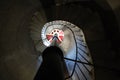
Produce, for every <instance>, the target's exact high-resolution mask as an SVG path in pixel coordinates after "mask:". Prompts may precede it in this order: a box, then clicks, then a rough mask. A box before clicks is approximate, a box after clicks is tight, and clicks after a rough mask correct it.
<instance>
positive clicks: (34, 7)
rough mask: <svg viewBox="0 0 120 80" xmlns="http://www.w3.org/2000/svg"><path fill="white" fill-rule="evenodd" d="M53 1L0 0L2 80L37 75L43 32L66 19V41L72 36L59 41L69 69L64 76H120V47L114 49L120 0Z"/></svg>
mask: <svg viewBox="0 0 120 80" xmlns="http://www.w3.org/2000/svg"><path fill="white" fill-rule="evenodd" d="M49 1H55V2H49ZM49 1H48V2H46V0H11V1H10V0H1V1H0V5H1V7H0V9H1V11H0V17H1V18H0V80H8V79H9V80H33V78H34V76H35V74H36V72H37V69H38V68H39V66H40V64H41V61H42V57H41V52H42V51H43V50H44V49H45V48H46V47H47V46H45V45H44V44H43V41H44V40H43V39H42V36H41V33H42V32H44V31H42V30H45V31H46V30H47V28H46V29H43V28H45V25H46V24H47V23H49V22H55V24H57V23H56V22H60V23H64V25H66V27H65V28H64V29H63V31H64V33H65V37H64V40H66V41H67V40H71V42H70V41H68V42H69V43H65V46H64V44H62V43H61V44H60V45H59V46H60V48H61V49H62V50H63V51H64V59H65V62H66V66H67V70H68V72H67V73H68V74H67V75H66V79H68V80H94V78H95V79H96V80H119V79H120V76H119V73H120V71H119V70H120V65H119V61H120V60H119V56H118V55H117V58H116V53H119V52H114V51H117V49H118V48H119V37H118V36H119V33H118V30H119V29H117V28H116V26H117V27H118V24H117V21H118V22H120V18H119V17H120V15H119V12H120V6H119V0H49ZM92 1H94V2H96V4H97V5H94V4H93V3H92ZM105 3H107V4H105ZM98 6H100V8H97V7H98ZM91 7H92V8H91ZM101 8H102V9H103V10H102V9H101ZM111 8H112V10H113V12H114V14H115V16H114V15H112V14H111ZM99 10H100V11H99ZM101 16H102V17H101ZM114 17H116V18H117V20H115V19H114ZM112 31H113V33H112ZM83 33H84V34H83ZM109 33H110V34H109ZM106 34H107V36H106ZM108 36H109V39H107V37H108ZM85 38H86V41H85ZM86 42H87V43H86ZM67 44H69V46H68V45H67ZM87 44H88V46H87ZM88 47H89V49H90V51H89V49H88ZM113 49H115V50H113ZM90 52H91V53H90ZM91 55H92V57H91ZM91 58H93V62H94V65H93V63H92V59H91ZM117 59H118V60H117ZM96 64H97V65H96ZM93 66H94V67H93ZM94 74H95V75H94ZM110 76H111V77H110Z"/></svg>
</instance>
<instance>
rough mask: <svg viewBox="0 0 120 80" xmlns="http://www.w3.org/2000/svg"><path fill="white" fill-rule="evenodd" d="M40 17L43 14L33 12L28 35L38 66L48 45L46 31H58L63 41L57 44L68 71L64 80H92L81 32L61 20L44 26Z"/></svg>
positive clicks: (91, 68)
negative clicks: (29, 35)
mask: <svg viewBox="0 0 120 80" xmlns="http://www.w3.org/2000/svg"><path fill="white" fill-rule="evenodd" d="M42 17H45V15H44V13H42V12H40V11H39V12H35V13H34V15H33V17H32V20H31V23H30V24H31V25H30V34H31V38H32V40H33V41H34V44H35V47H36V50H37V51H38V55H39V60H40V61H39V64H40V63H41V62H42V59H41V58H42V57H41V54H42V52H43V51H44V49H45V48H46V47H48V46H49V45H50V44H49V43H48V44H47V41H48V40H47V38H46V33H47V31H49V32H50V31H52V30H54V29H60V30H62V31H63V32H64V39H63V41H62V42H61V43H60V44H59V47H60V48H61V49H62V50H63V52H64V57H65V58H64V59H65V61H66V66H67V69H68V75H69V76H66V79H67V78H68V79H69V78H70V79H72V80H81V79H82V80H94V67H93V63H92V59H91V55H90V52H89V49H88V46H87V43H86V41H85V37H84V34H83V32H82V30H81V29H80V28H79V27H77V26H76V25H74V24H72V23H70V22H67V21H63V20H56V21H52V22H48V23H46V24H45V21H46V20H43V19H42ZM56 25H57V26H56ZM58 25H59V26H58ZM50 26H51V27H50ZM52 26H53V27H52ZM45 42H46V43H45Z"/></svg>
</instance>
